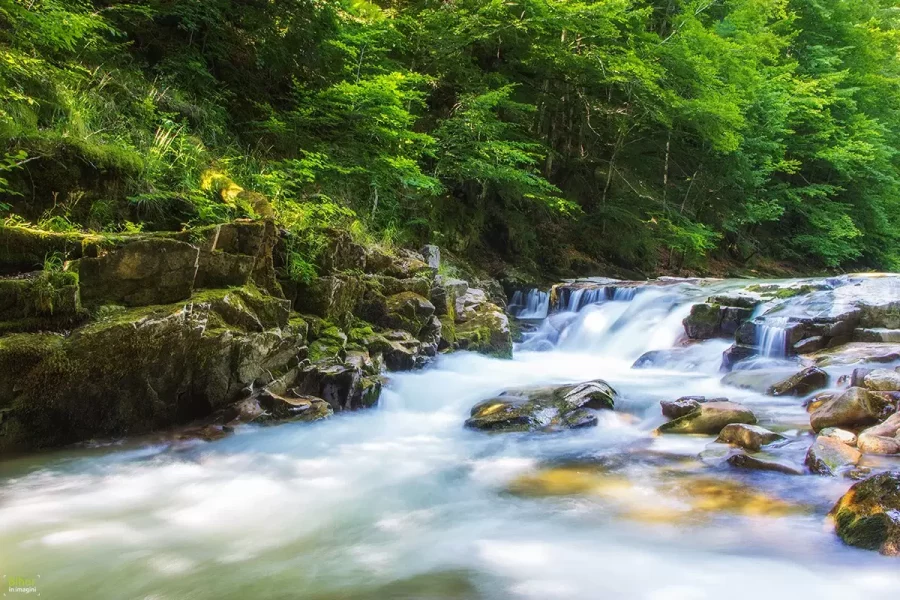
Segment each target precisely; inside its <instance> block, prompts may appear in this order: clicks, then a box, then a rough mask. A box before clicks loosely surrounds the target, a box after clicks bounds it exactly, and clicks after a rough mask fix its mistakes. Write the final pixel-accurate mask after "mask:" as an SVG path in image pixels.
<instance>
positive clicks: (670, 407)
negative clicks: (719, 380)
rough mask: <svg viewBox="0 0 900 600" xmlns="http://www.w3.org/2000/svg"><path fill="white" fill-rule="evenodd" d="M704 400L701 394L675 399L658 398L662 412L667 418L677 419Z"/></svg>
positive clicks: (698, 406)
mask: <svg viewBox="0 0 900 600" xmlns="http://www.w3.org/2000/svg"><path fill="white" fill-rule="evenodd" d="M701 402H706V398H704V397H702V396H685V397H683V398H678V399H677V400H660V402H659V404H660V406H661V407H662V414H663V416H664V417H666V418H669V419H677V418H679V417H683V416H684V415H687V414H690V413H692V412H694V411H695V410H697V409H698V408H700V403H701Z"/></svg>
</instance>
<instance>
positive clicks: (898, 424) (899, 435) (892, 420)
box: [856, 413, 900, 454]
mask: <svg viewBox="0 0 900 600" xmlns="http://www.w3.org/2000/svg"><path fill="white" fill-rule="evenodd" d="M856 446H857V447H858V448H859V449H860V451H862V452H865V453H866V454H900V413H894V414H893V415H891V416H890V417H888V418H887V420H885V421H884V422H883V423H879V424H878V425H875V426H873V427H869V428H868V429H864V430H863V431H861V432H860V434H859V439H858V440H857V442H856Z"/></svg>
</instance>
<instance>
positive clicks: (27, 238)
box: [0, 225, 99, 275]
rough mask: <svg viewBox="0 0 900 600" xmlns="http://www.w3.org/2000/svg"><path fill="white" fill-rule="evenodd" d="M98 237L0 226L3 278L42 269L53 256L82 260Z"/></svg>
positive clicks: (0, 260)
mask: <svg viewBox="0 0 900 600" xmlns="http://www.w3.org/2000/svg"><path fill="white" fill-rule="evenodd" d="M98 238H99V236H92V235H87V234H83V233H55V232H51V231H41V230H39V229H32V228H28V227H9V226H6V225H0V275H2V274H12V273H23V272H28V271H35V270H38V269H42V268H43V265H44V261H45V260H46V259H47V258H48V257H52V256H58V257H60V258H62V259H77V258H81V256H82V248H83V245H84V244H86V243H87V244H89V243H91V240H96V239H98Z"/></svg>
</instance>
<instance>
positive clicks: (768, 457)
mask: <svg viewBox="0 0 900 600" xmlns="http://www.w3.org/2000/svg"><path fill="white" fill-rule="evenodd" d="M727 462H728V464H730V465H731V466H733V467H738V468H740V469H753V470H756V471H774V472H776V473H784V474H785V475H803V469H801V468H800V467H798V466H797V465H795V464H793V463H792V462H790V461H787V460H785V459H783V458H781V457H779V456H775V455H773V454H768V453H762V452H757V453H755V454H744V453H740V454H735V455H733V456H730V457H729V458H728V461H727Z"/></svg>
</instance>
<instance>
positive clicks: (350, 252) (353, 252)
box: [316, 228, 368, 274]
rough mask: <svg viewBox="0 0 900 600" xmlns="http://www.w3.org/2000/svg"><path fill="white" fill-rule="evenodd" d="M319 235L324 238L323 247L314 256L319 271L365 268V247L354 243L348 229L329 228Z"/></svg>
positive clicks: (331, 271)
mask: <svg viewBox="0 0 900 600" xmlns="http://www.w3.org/2000/svg"><path fill="white" fill-rule="evenodd" d="M321 235H322V238H323V239H324V240H325V247H324V248H323V249H322V250H321V252H319V254H318V256H317V257H316V263H317V266H318V267H319V272H320V273H323V274H333V273H337V272H341V271H364V270H366V266H367V264H366V263H367V259H368V252H367V251H366V247H365V246H363V245H362V244H358V243H356V242H355V241H354V240H353V236H351V235H350V233H349V232H348V231H345V230H342V229H335V228H330V229H326V230H324V231H323V232H322V234H321Z"/></svg>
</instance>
